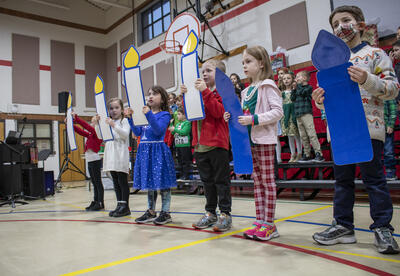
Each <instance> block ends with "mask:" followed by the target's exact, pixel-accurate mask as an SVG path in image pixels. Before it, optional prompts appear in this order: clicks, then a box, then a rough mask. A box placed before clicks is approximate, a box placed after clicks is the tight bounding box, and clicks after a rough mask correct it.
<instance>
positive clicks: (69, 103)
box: [67, 93, 72, 108]
mask: <svg viewBox="0 0 400 276" xmlns="http://www.w3.org/2000/svg"><path fill="white" fill-rule="evenodd" d="M71 106H72V94H71V93H69V96H68V103H67V108H71Z"/></svg>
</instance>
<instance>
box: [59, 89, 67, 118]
mask: <svg viewBox="0 0 400 276" xmlns="http://www.w3.org/2000/svg"><path fill="white" fill-rule="evenodd" d="M68 96H69V92H68V91H62V92H59V93H58V113H66V112H67V103H68Z"/></svg>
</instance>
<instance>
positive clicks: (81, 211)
mask: <svg viewBox="0 0 400 276" xmlns="http://www.w3.org/2000/svg"><path fill="white" fill-rule="evenodd" d="M68 212H70V213H91V212H87V211H85V210H59V211H17V212H7V213H0V215H9V214H32V213H68ZM104 212H108V210H104ZM131 212H132V213H144V211H132V210H131ZM93 213H95V212H93ZM171 214H184V215H203V214H204V213H195V212H178V211H176V212H171ZM232 217H234V218H248V219H255V218H256V217H253V216H241V215H232ZM285 221H287V222H293V223H302V224H311V225H318V226H326V227H329V226H331V224H326V223H318V222H310V221H301V220H292V219H288V220H285ZM354 230H356V231H361V232H370V233H372V232H373V231H372V230H369V229H363V228H354ZM393 236H395V237H400V234H393Z"/></svg>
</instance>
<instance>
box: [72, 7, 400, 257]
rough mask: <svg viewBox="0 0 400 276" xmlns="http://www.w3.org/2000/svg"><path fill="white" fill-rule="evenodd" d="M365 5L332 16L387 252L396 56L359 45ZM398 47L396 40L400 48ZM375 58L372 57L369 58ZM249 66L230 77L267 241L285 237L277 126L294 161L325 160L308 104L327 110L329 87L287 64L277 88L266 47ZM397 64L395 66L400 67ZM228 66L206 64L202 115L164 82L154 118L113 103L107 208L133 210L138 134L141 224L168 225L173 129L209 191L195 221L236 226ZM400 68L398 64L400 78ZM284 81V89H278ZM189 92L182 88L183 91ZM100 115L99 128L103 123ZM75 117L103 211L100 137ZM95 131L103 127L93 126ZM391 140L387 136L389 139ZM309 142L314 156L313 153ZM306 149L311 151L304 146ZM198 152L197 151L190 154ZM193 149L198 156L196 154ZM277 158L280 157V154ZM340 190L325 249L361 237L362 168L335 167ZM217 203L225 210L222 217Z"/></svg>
mask: <svg viewBox="0 0 400 276" xmlns="http://www.w3.org/2000/svg"><path fill="white" fill-rule="evenodd" d="M364 21H365V19H364V16H363V14H362V11H361V10H360V9H359V8H357V7H355V6H342V7H338V8H336V9H335V10H334V11H333V12H332V14H331V16H330V18H329V22H330V24H331V26H332V29H333V32H334V34H335V35H336V36H338V37H339V38H341V39H342V40H343V41H344V42H346V43H347V45H348V46H349V48H350V49H351V58H350V61H351V62H353V64H354V66H351V67H350V68H349V70H348V72H349V75H350V78H351V79H352V80H353V81H355V82H357V83H358V84H359V86H360V90H361V96H362V98H363V99H367V100H365V101H363V105H364V109H365V113H366V118H367V122H368V127H369V131H370V135H371V141H372V146H373V151H374V157H373V160H371V161H370V162H365V163H361V164H358V165H359V166H360V169H361V175H362V179H363V182H364V184H365V185H366V188H367V191H368V194H369V200H370V207H371V217H372V219H373V223H372V224H371V226H370V229H371V230H373V231H374V233H375V245H376V246H377V249H378V252H380V253H389V254H393V253H399V247H398V245H397V243H396V241H395V240H394V239H393V236H392V233H393V227H392V226H391V224H390V222H391V219H392V214H393V206H392V201H391V198H390V194H389V191H388V188H387V183H386V179H393V178H394V177H395V167H394V166H395V162H394V161H393V160H394V154H393V129H394V121H395V119H396V116H397V114H396V111H397V108H396V102H395V101H394V99H395V98H396V96H397V94H398V90H399V84H398V81H397V80H396V76H395V73H394V72H395V71H394V70H393V67H392V62H391V60H390V58H389V57H388V56H387V55H386V54H385V52H384V51H383V50H380V49H378V48H373V47H371V46H369V45H368V44H367V43H365V42H362V41H361V39H360V37H361V34H362V31H363V28H364V26H365V23H364ZM396 43H397V44H396ZM396 43H395V44H394V53H393V54H392V55H391V57H392V59H393V60H394V59H398V58H400V42H399V41H398V42H396ZM367 57H372V58H369V59H368V58H367ZM242 62H243V71H244V74H245V75H246V77H247V78H248V80H249V83H250V85H249V86H248V87H247V88H245V89H243V88H244V87H241V86H240V87H239V85H238V84H237V83H238V79H239V78H238V76H237V75H236V76H233V77H234V78H236V79H234V80H233V82H234V83H235V84H237V85H236V86H237V90H242V91H241V93H240V99H241V105H242V109H243V111H244V115H243V116H239V118H238V122H239V123H240V124H241V125H243V126H247V129H248V132H249V138H250V144H251V152H252V157H253V174H252V178H253V179H254V201H255V207H256V208H255V209H256V221H254V223H253V224H252V226H251V227H250V228H249V229H248V230H246V231H245V232H244V236H245V237H246V238H249V239H256V240H269V239H272V238H276V237H279V233H278V231H277V228H276V225H275V224H274V219H275V206H276V184H275V175H274V171H275V169H274V166H275V162H274V160H275V157H276V156H275V147H276V145H277V144H280V142H279V138H278V137H277V133H278V125H279V124H280V126H281V131H282V135H284V136H288V141H289V148H290V152H291V158H290V160H289V162H296V161H298V162H309V161H310V160H313V161H314V162H322V161H324V158H323V156H322V152H321V145H320V143H319V141H318V137H317V135H316V131H315V127H314V121H313V120H314V119H313V110H312V104H311V100H312V99H313V100H314V101H315V103H316V106H317V107H318V108H320V109H322V110H323V109H324V106H323V102H324V90H323V88H317V89H315V90H314V91H313V88H312V87H311V86H310V85H309V84H308V82H309V80H310V74H309V72H308V71H300V72H298V73H297V75H296V76H294V74H293V73H292V72H290V71H289V70H288V69H286V68H282V69H280V70H279V81H278V85H277V84H276V83H275V82H274V80H273V72H272V67H271V63H270V58H269V55H268V53H267V51H266V50H265V48H263V47H261V46H255V47H249V48H247V49H246V50H244V53H243V58H242ZM399 66H400V65H399V64H397V65H396V68H399ZM216 68H219V69H220V70H222V71H223V72H225V70H226V69H225V64H224V63H223V62H221V61H219V60H208V61H206V62H205V63H204V64H203V65H202V68H201V70H202V77H201V78H199V79H197V80H196V82H195V88H196V89H197V90H199V91H200V93H201V95H202V99H203V102H204V112H205V118H204V119H202V120H199V121H194V122H189V121H187V120H186V117H185V112H184V109H183V108H182V102H183V101H182V97H181V95H180V96H179V97H176V95H175V94H173V93H170V94H169V95H168V93H167V92H166V91H165V89H163V88H162V87H160V86H153V87H152V88H151V89H150V90H149V91H148V97H147V105H146V106H144V107H143V110H142V112H143V114H144V115H145V116H146V118H147V120H148V122H149V124H148V125H147V126H135V125H134V123H133V121H132V119H131V116H132V114H133V111H132V110H131V109H130V108H127V109H125V110H124V109H123V104H122V101H121V100H120V99H115V98H114V99H111V100H110V101H109V102H108V110H109V114H110V118H107V119H106V123H107V124H109V125H110V126H111V129H112V132H113V135H114V139H113V140H112V141H107V142H106V145H105V150H104V157H103V171H108V172H110V173H111V175H112V178H113V182H114V189H115V193H116V198H117V207H116V209H115V210H114V211H111V212H110V216H112V217H120V216H126V215H129V214H130V209H129V186H128V172H129V150H128V145H129V136H130V132H131V131H133V133H134V135H135V136H136V137H140V143H139V146H138V150H137V156H136V162H135V167H134V179H133V182H134V187H135V188H138V189H142V190H147V191H148V210H147V211H146V212H145V213H144V214H143V215H142V216H140V217H139V218H137V219H136V222H137V223H147V222H151V221H153V222H154V223H156V224H165V223H168V222H171V221H172V218H171V215H170V205H171V188H172V187H174V186H176V172H175V167H174V161H173V157H172V153H171V150H170V147H168V146H167V144H166V143H165V139H166V137H165V135H166V133H170V135H171V137H173V139H172V140H173V144H174V145H173V148H174V149H175V150H176V154H177V159H178V164H179V167H180V168H181V175H180V178H181V179H183V180H186V179H188V178H189V177H190V170H191V164H192V161H193V157H194V159H195V162H196V165H197V168H198V171H199V175H200V179H201V181H202V183H203V185H204V191H205V198H206V204H205V207H204V208H205V214H204V215H203V216H202V217H201V218H200V219H199V220H198V221H196V222H194V223H193V227H194V228H197V229H204V228H208V227H213V230H214V231H227V230H228V229H230V228H231V226H232V215H231V207H232V197H231V190H230V165H229V162H230V157H229V131H228V124H227V122H228V121H229V120H230V119H231V118H230V114H229V113H228V112H225V109H224V106H223V104H222V98H221V97H220V95H219V94H218V91H217V90H216V84H215V71H216ZM399 70H400V69H398V70H396V73H397V74H398V73H399V72H398V71H399ZM278 86H279V87H278ZM180 92H181V94H182V95H184V94H185V93H186V92H187V88H186V87H185V85H182V86H181V87H180ZM99 119H100V118H99V116H98V115H97V116H95V117H94V118H93V121H92V122H93V125H97V124H96V123H97V122H98V120H99ZM74 120H75V122H76V123H78V124H80V125H82V126H83V127H84V128H85V129H86V130H87V131H83V130H81V129H79V130H78V128H76V131H77V132H78V133H79V134H81V135H83V136H85V137H87V138H88V139H87V142H86V146H85V150H86V158H87V160H88V162H89V172H90V175H91V178H92V180H93V183H94V185H95V195H94V200H93V202H92V203H91V204H90V206H89V207H88V208H87V210H93V211H94V210H101V209H104V200H103V189H102V185H101V179H99V172H100V164H99V163H100V162H99V160H100V158H99V156H98V155H97V152H98V150H99V144H100V143H101V140H100V139H99V138H98V137H99V136H97V135H96V131H95V129H94V128H93V125H92V126H90V125H89V124H87V123H85V122H83V121H82V120H81V119H79V117H78V116H76V115H74ZM96 130H97V127H96ZM385 139H386V142H385ZM310 144H311V145H312V147H313V149H314V152H315V157H314V158H313V159H312V156H311V146H310ZM302 147H303V148H304V151H303V152H302ZM192 148H193V153H192ZM383 150H384V151H385V167H386V173H387V175H386V177H385V175H384V170H383V166H382V154H381V153H382V152H383ZM192 154H193V155H192ZM279 159H280V158H279V157H278V160H279ZM334 175H335V179H336V183H335V195H334V208H333V209H334V213H333V216H334V222H333V223H332V226H330V227H329V228H328V229H326V230H325V231H322V232H319V233H315V234H314V235H313V239H314V240H315V241H316V242H318V243H320V244H324V245H332V244H337V243H355V242H356V238H355V235H354V224H353V221H354V215H353V205H354V177H355V165H344V166H337V165H334ZM158 191H159V192H160V194H161V199H162V207H161V212H160V213H159V215H158V216H157V215H156V208H155V207H156V199H157V193H158ZM217 208H218V209H219V213H217Z"/></svg>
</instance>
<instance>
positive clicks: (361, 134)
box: [312, 30, 373, 165]
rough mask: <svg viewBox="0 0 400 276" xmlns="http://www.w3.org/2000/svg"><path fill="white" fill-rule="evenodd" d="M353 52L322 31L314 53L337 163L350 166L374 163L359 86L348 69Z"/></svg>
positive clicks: (314, 62) (313, 58)
mask: <svg viewBox="0 0 400 276" xmlns="http://www.w3.org/2000/svg"><path fill="white" fill-rule="evenodd" d="M349 58H350V49H349V48H348V47H347V45H346V44H345V43H344V42H343V41H342V40H341V39H340V38H338V37H336V36H334V35H332V34H331V33H329V32H327V31H325V30H321V31H320V32H319V34H318V37H317V41H316V42H315V45H314V48H313V51H312V62H313V64H314V66H315V67H316V68H317V69H318V70H319V72H318V73H317V79H318V84H319V86H320V87H322V88H324V90H325V100H324V106H325V112H326V118H327V122H328V127H329V132H330V136H331V146H332V153H333V161H334V162H335V164H336V165H347V164H355V163H361V162H367V161H371V160H372V158H373V151H372V144H371V137H370V135H369V131H368V125H367V120H366V118H365V113H364V108H363V105H362V101H361V94H360V89H359V87H358V84H357V83H355V82H354V81H352V80H351V79H350V76H349V74H348V72H347V68H348V67H350V66H352V65H353V64H352V63H351V62H349Z"/></svg>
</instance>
